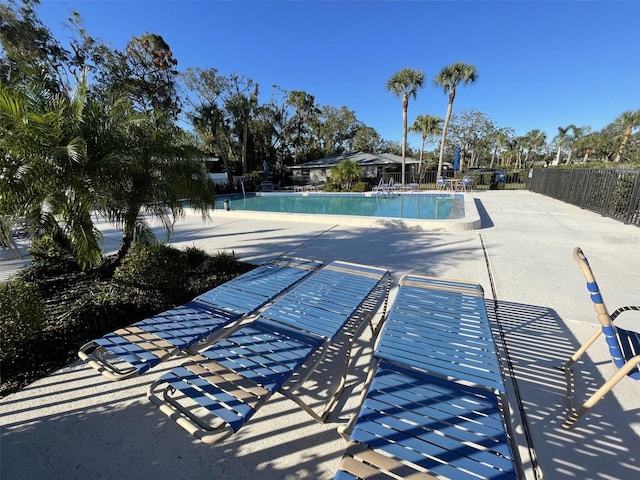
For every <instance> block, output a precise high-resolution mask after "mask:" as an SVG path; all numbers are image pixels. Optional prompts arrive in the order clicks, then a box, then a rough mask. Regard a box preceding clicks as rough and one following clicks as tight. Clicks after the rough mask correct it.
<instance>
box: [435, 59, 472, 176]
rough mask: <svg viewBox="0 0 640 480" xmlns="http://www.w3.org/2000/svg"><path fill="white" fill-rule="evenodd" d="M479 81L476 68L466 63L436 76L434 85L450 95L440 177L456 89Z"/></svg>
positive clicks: (445, 122)
mask: <svg viewBox="0 0 640 480" xmlns="http://www.w3.org/2000/svg"><path fill="white" fill-rule="evenodd" d="M477 79H478V74H477V72H476V67H475V66H473V65H468V64H465V63H461V62H457V63H454V64H452V65H448V66H446V67H444V68H443V69H442V70H441V71H440V73H438V74H437V75H436V78H435V79H434V81H433V83H434V84H435V85H436V86H437V87H442V89H443V90H444V93H448V94H449V105H448V106H447V116H446V117H445V119H444V127H442V140H441V141H440V156H439V158H438V177H439V176H441V175H442V161H443V159H444V143H445V140H446V139H447V128H448V126H449V120H450V119H451V112H452V110H453V101H454V100H455V98H456V88H457V87H458V85H460V84H463V85H467V84H473V83H475V81H476V80H477Z"/></svg>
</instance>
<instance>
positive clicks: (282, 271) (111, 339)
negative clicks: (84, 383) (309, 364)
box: [78, 257, 322, 380]
mask: <svg viewBox="0 0 640 480" xmlns="http://www.w3.org/2000/svg"><path fill="white" fill-rule="evenodd" d="M321 266H322V263H321V262H317V261H313V260H306V259H300V258H294V257H280V258H277V259H275V260H272V261H270V262H268V263H266V264H264V265H262V266H260V267H257V268H255V269H253V270H251V271H249V272H247V273H245V274H243V275H240V276H238V277H236V278H234V279H233V280H230V281H228V282H226V283H224V284H222V285H220V286H218V287H216V288H213V289H212V290H209V291H208V292H205V293H203V294H202V295H199V296H197V297H196V298H195V299H193V300H192V301H190V302H189V303H186V304H184V305H181V306H179V307H176V308H173V309H171V310H167V311H165V312H162V313H159V314H157V315H154V316H152V317H150V318H147V319H145V320H142V321H140V322H137V323H135V324H133V325H131V326H128V327H125V328H121V329H118V330H116V331H114V332H112V333H109V334H107V335H105V336H103V337H102V338H98V339H95V340H92V341H91V342H88V343H86V344H85V345H83V346H82V347H81V348H80V350H79V351H78V356H79V357H80V358H81V359H82V360H84V361H85V362H87V363H88V364H89V365H90V366H91V367H93V368H95V369H96V370H98V371H99V372H100V373H102V375H104V376H105V377H106V378H108V379H109V380H123V379H125V378H129V377H132V376H135V375H140V374H142V373H144V372H146V371H147V370H149V369H150V368H152V367H154V366H156V365H158V364H159V363H161V362H162V361H163V360H165V359H167V358H169V357H171V356H174V355H176V354H177V353H179V352H181V351H185V350H188V349H191V348H195V347H196V346H198V345H201V344H203V343H204V344H206V343H207V342H210V341H211V340H212V339H215V338H216V336H218V335H220V334H222V333H223V332H224V331H225V329H226V327H228V326H230V325H232V324H233V323H234V322H236V321H239V320H240V319H242V318H244V317H246V316H247V315H250V314H252V313H254V312H256V311H257V310H258V309H259V308H261V307H263V306H264V305H266V304H267V303H268V302H270V301H271V300H273V299H274V298H275V297H277V296H278V295H280V294H282V293H283V292H285V291H286V290H288V289H289V288H291V286H293V285H294V284H296V283H297V282H299V281H300V280H302V279H303V278H305V277H306V276H308V275H309V274H311V273H313V272H314V271H316V270H317V269H318V268H320V267H321Z"/></svg>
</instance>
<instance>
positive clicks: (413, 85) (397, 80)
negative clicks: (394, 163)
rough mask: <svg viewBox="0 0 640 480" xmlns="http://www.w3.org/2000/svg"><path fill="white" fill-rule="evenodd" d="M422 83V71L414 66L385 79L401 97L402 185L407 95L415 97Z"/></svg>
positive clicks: (393, 91) (404, 160)
mask: <svg viewBox="0 0 640 480" xmlns="http://www.w3.org/2000/svg"><path fill="white" fill-rule="evenodd" d="M423 85H424V73H423V72H421V71H420V70H416V69H414V68H403V69H401V70H398V71H397V72H396V73H394V74H393V75H392V77H391V78H390V79H389V80H387V90H389V91H390V92H391V93H393V94H394V95H395V96H397V97H401V98H402V185H405V168H406V166H405V162H406V155H407V154H406V152H407V110H408V108H409V97H411V98H413V99H415V98H416V97H417V96H418V90H419V89H420V88H422V87H423Z"/></svg>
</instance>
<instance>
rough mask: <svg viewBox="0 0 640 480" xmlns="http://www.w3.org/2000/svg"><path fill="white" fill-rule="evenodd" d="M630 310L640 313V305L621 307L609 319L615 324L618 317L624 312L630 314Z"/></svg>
mask: <svg viewBox="0 0 640 480" xmlns="http://www.w3.org/2000/svg"><path fill="white" fill-rule="evenodd" d="M629 310H637V311H640V305H628V306H626V307H620V308H618V309H616V310H615V311H614V312H613V313H612V314H611V315H609V317H610V318H611V321H612V322H613V321H614V320H615V319H616V317H617V316H618V315H620V314H621V313H622V312H628V311H629Z"/></svg>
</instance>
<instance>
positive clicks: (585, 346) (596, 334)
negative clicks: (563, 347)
mask: <svg viewBox="0 0 640 480" xmlns="http://www.w3.org/2000/svg"><path fill="white" fill-rule="evenodd" d="M600 335H602V329H601V328H599V329H598V330H596V331H595V332H593V335H591V336H590V337H589V339H588V340H587V341H586V342H584V344H583V345H582V346H581V347H580V348H579V349H578V350H577V351H576V353H574V354H573V355H571V358H570V359H569V360H568V361H567V363H565V364H564V365H562V367H561V368H562V369H563V370H565V371H566V370H567V369H569V368H571V367H572V366H573V364H574V363H576V362H577V361H578V359H580V357H581V356H582V355H583V354H584V352H586V351H587V349H588V348H589V347H590V346H591V345H593V342H595V341H596V340H597V339H598V337H599V336H600Z"/></svg>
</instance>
